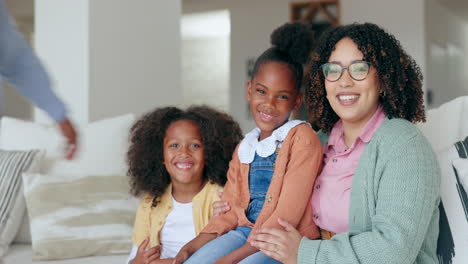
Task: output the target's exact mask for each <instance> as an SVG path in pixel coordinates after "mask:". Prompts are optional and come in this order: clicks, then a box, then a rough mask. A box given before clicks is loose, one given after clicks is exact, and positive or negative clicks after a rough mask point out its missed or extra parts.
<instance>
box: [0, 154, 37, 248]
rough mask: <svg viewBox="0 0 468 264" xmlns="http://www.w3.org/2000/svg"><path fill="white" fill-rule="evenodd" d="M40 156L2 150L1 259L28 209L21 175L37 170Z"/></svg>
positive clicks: (0, 187) (0, 196)
mask: <svg viewBox="0 0 468 264" xmlns="http://www.w3.org/2000/svg"><path fill="white" fill-rule="evenodd" d="M40 154H41V153H40V152H39V151H37V150H31V151H4V150H0V257H1V256H3V255H4V254H5V252H6V250H7V248H8V245H9V244H10V243H11V242H12V241H13V238H14V237H15V235H16V233H17V231H18V228H19V226H20V224H21V220H22V219H23V215H24V212H25V209H26V206H25V202H24V197H23V194H22V180H21V174H22V173H23V172H25V171H28V170H33V171H34V170H36V167H37V166H36V165H37V164H38V161H39V159H40V156H41V155H40Z"/></svg>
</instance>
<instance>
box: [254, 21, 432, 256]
mask: <svg viewBox="0 0 468 264" xmlns="http://www.w3.org/2000/svg"><path fill="white" fill-rule="evenodd" d="M310 78H311V87H310V88H309V89H308V90H307V104H308V108H309V110H310V113H311V114H312V115H313V116H314V117H315V118H316V121H317V125H318V126H319V127H320V128H321V132H320V133H319V137H320V138H321V142H322V144H323V146H324V161H323V169H322V171H321V173H320V175H319V176H318V177H317V180H316V182H315V184H314V192H313V195H312V199H311V206H312V208H313V217H314V220H315V223H316V224H317V226H318V227H320V229H321V234H322V240H310V239H308V238H305V237H301V235H300V234H299V232H298V231H297V230H296V229H295V228H294V227H293V226H292V225H290V224H289V223H287V222H280V223H281V225H282V226H283V229H273V228H262V229H260V230H259V231H258V232H257V234H256V235H255V237H254V241H253V242H252V244H253V245H254V246H256V247H257V248H259V249H261V250H262V251H263V252H264V253H265V254H266V255H268V256H271V257H273V258H275V259H277V260H278V261H281V262H283V263H287V264H290V263H304V264H305V263H320V264H326V263H329V264H332V263H337V264H338V263H339V264H341V263H356V264H357V263H360V264H375V263H379V264H383V263H398V264H402V263H424V264H427V263H438V260H437V255H436V246H437V238H438V232H439V231H438V221H439V210H438V205H439V201H440V198H439V185H440V170H439V167H438V163H437V160H436V157H435V155H434V153H433V151H432V149H431V147H430V145H429V142H428V141H427V140H426V138H425V137H424V136H423V135H422V133H421V132H420V131H419V130H418V129H417V128H416V126H415V125H414V124H413V123H416V122H419V121H425V115H424V106H423V92H422V88H421V82H422V76H421V72H420V70H419V67H418V65H417V64H416V63H415V61H414V60H413V59H412V58H411V57H410V56H409V55H408V54H407V53H406V52H405V51H404V50H403V48H402V47H401V45H400V43H399V42H398V41H397V40H396V39H395V37H394V36H392V35H391V34H389V33H387V32H385V31H384V30H383V29H381V28H380V27H378V26H376V25H374V24H370V23H365V24H352V25H347V26H339V27H337V28H334V29H332V30H331V31H329V32H328V33H326V34H325V35H324V36H323V38H322V39H321V41H320V43H319V45H318V47H317V51H316V53H315V55H314V56H313V58H312V67H311V70H310Z"/></svg>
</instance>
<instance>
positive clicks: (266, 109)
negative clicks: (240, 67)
mask: <svg viewBox="0 0 468 264" xmlns="http://www.w3.org/2000/svg"><path fill="white" fill-rule="evenodd" d="M271 39H272V45H273V46H272V47H271V48H269V49H267V50H266V51H265V52H264V53H263V54H262V55H261V56H260V57H259V58H258V59H257V61H256V63H255V66H254V69H253V76H252V79H251V80H249V81H248V82H247V91H246V93H247V95H246V99H247V101H248V102H249V104H250V111H251V114H252V116H253V118H254V120H255V124H256V126H257V127H256V128H255V129H253V130H252V131H251V132H249V133H247V135H246V136H245V138H244V140H243V141H242V142H241V143H240V144H239V145H238V147H237V149H236V152H235V153H234V155H233V159H232V161H231V163H230V165H229V171H228V182H227V184H226V187H225V190H224V194H223V200H226V201H228V202H229V204H230V206H231V208H232V209H231V210H230V211H229V212H227V213H226V214H223V215H221V216H218V217H216V218H214V219H212V220H211V221H210V223H209V224H208V225H207V226H206V227H205V229H203V230H202V232H201V233H200V234H199V235H198V236H197V237H196V238H195V239H193V240H192V241H191V242H189V243H188V244H186V245H185V246H184V247H183V248H182V249H181V250H180V252H179V254H178V255H177V256H176V260H175V261H174V263H190V264H192V263H196V264H204V263H243V264H246V263H256V264H258V263H279V262H278V261H276V260H274V259H272V258H270V257H268V256H266V255H264V254H263V253H262V252H260V251H258V250H257V249H256V248H254V247H252V246H251V245H250V243H248V241H249V236H250V234H251V233H253V232H255V230H256V229H257V228H260V227H264V226H270V227H278V226H279V224H278V219H279V218H282V219H288V221H292V222H293V223H295V226H296V227H297V228H299V229H300V230H301V234H303V235H304V236H307V237H309V238H317V237H318V236H319V233H318V230H317V228H316V226H315V225H314V223H313V221H312V214H311V212H310V206H308V200H309V197H310V195H311V192H312V185H313V182H314V179H315V177H316V175H317V172H318V170H319V168H320V164H321V158H322V150H321V147H320V143H319V140H318V138H317V136H316V134H315V132H314V131H313V130H312V129H311V128H310V126H309V125H308V124H307V123H305V122H303V121H298V120H293V121H288V119H289V116H290V114H291V112H292V111H293V110H297V109H298V107H299V106H300V103H301V98H302V97H301V95H300V87H301V84H302V74H303V63H305V59H306V58H307V56H308V54H309V49H310V47H311V46H312V43H311V41H312V38H311V35H310V31H309V30H308V28H307V26H306V25H304V24H299V23H295V24H286V25H284V26H282V27H280V28H278V29H277V30H275V31H274V32H273V34H272V36H271Z"/></svg>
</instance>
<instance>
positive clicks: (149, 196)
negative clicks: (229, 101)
mask: <svg viewBox="0 0 468 264" xmlns="http://www.w3.org/2000/svg"><path fill="white" fill-rule="evenodd" d="M241 139H242V132H241V129H240V127H239V125H238V123H237V122H235V121H234V120H233V119H232V118H231V117H230V116H229V115H227V114H225V113H221V112H218V111H216V110H214V109H212V108H209V107H207V106H193V107H190V108H188V109H187V110H185V111H184V110H180V109H178V108H176V107H164V108H157V109H155V110H154V111H152V112H150V113H147V114H146V115H144V116H143V117H142V118H141V119H140V120H138V121H137V122H136V123H135V124H134V125H133V127H132V128H131V143H130V149H129V150H128V153H127V161H128V167H129V168H128V175H129V176H130V184H131V192H132V194H134V195H136V196H142V199H141V203H140V206H139V207H138V210H137V214H136V219H135V227H134V233H133V243H134V247H133V250H132V252H131V254H130V256H129V260H128V263H132V264H141V263H145V264H147V263H153V264H156V263H172V259H171V258H173V257H174V256H175V255H176V254H177V253H178V252H179V249H180V248H181V247H182V246H183V245H184V244H185V243H187V242H188V241H190V240H192V239H193V238H194V237H195V236H196V235H197V234H198V233H200V231H201V230H202V229H203V228H204V227H205V226H206V224H207V223H208V221H209V219H210V218H211V217H212V209H211V204H212V203H213V202H214V201H217V200H218V199H219V198H218V192H219V191H221V190H222V186H223V185H224V184H225V183H226V172H227V169H228V165H229V161H230V160H231V156H232V153H233V152H234V149H235V147H236V145H237V143H239V141H240V140H241Z"/></svg>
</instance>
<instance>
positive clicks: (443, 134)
mask: <svg viewBox="0 0 468 264" xmlns="http://www.w3.org/2000/svg"><path fill="white" fill-rule="evenodd" d="M467 113H468V97H461V98H457V99H455V100H453V101H451V102H449V103H447V104H445V105H442V106H441V107H440V108H438V109H433V110H430V111H428V112H427V116H428V120H427V123H425V124H422V125H419V127H420V129H421V130H422V131H423V133H424V134H425V135H426V137H427V138H428V139H429V141H430V142H431V144H432V146H433V148H434V150H435V152H436V153H437V154H438V155H439V161H441V162H442V163H444V162H445V161H444V159H445V156H444V155H445V154H443V153H445V152H444V151H445V150H447V149H450V148H451V147H452V146H453V144H454V143H455V142H456V141H459V140H463V139H464V138H465V137H467V136H468V122H466V121H467V119H466V114H467ZM441 167H444V166H443V165H441ZM443 173H444V175H442V176H443V177H448V176H447V175H445V174H446V173H447V172H446V171H444V169H443ZM23 221H24V222H23V224H22V226H21V228H20V231H19V232H18V234H17V237H16V239H15V242H14V243H13V244H12V245H11V247H10V250H9V252H8V254H7V255H6V257H5V258H4V262H5V263H7V264H16V263H22V264H28V263H38V264H75V263H87V264H100V263H125V261H126V258H127V255H126V254H124V255H114V256H95V257H85V258H75V259H67V260H59V261H42V262H32V261H31V256H32V249H31V244H28V242H30V235H29V228H28V222H27V217H25V218H24V220H23ZM457 224H460V225H464V226H457V227H455V228H456V230H457V231H458V232H457V233H461V235H460V238H461V240H462V242H461V243H463V240H464V241H465V243H466V244H460V242H458V241H456V244H457V243H458V245H455V247H456V249H455V251H456V259H454V261H453V264H462V263H468V255H466V248H468V223H467V222H465V223H463V222H461V223H457ZM464 228H466V229H464ZM456 239H458V238H455V240H456ZM25 242H26V243H25ZM465 245H466V246H467V247H465ZM463 248H464V250H463ZM463 251H465V252H463ZM463 254H465V255H463Z"/></svg>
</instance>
